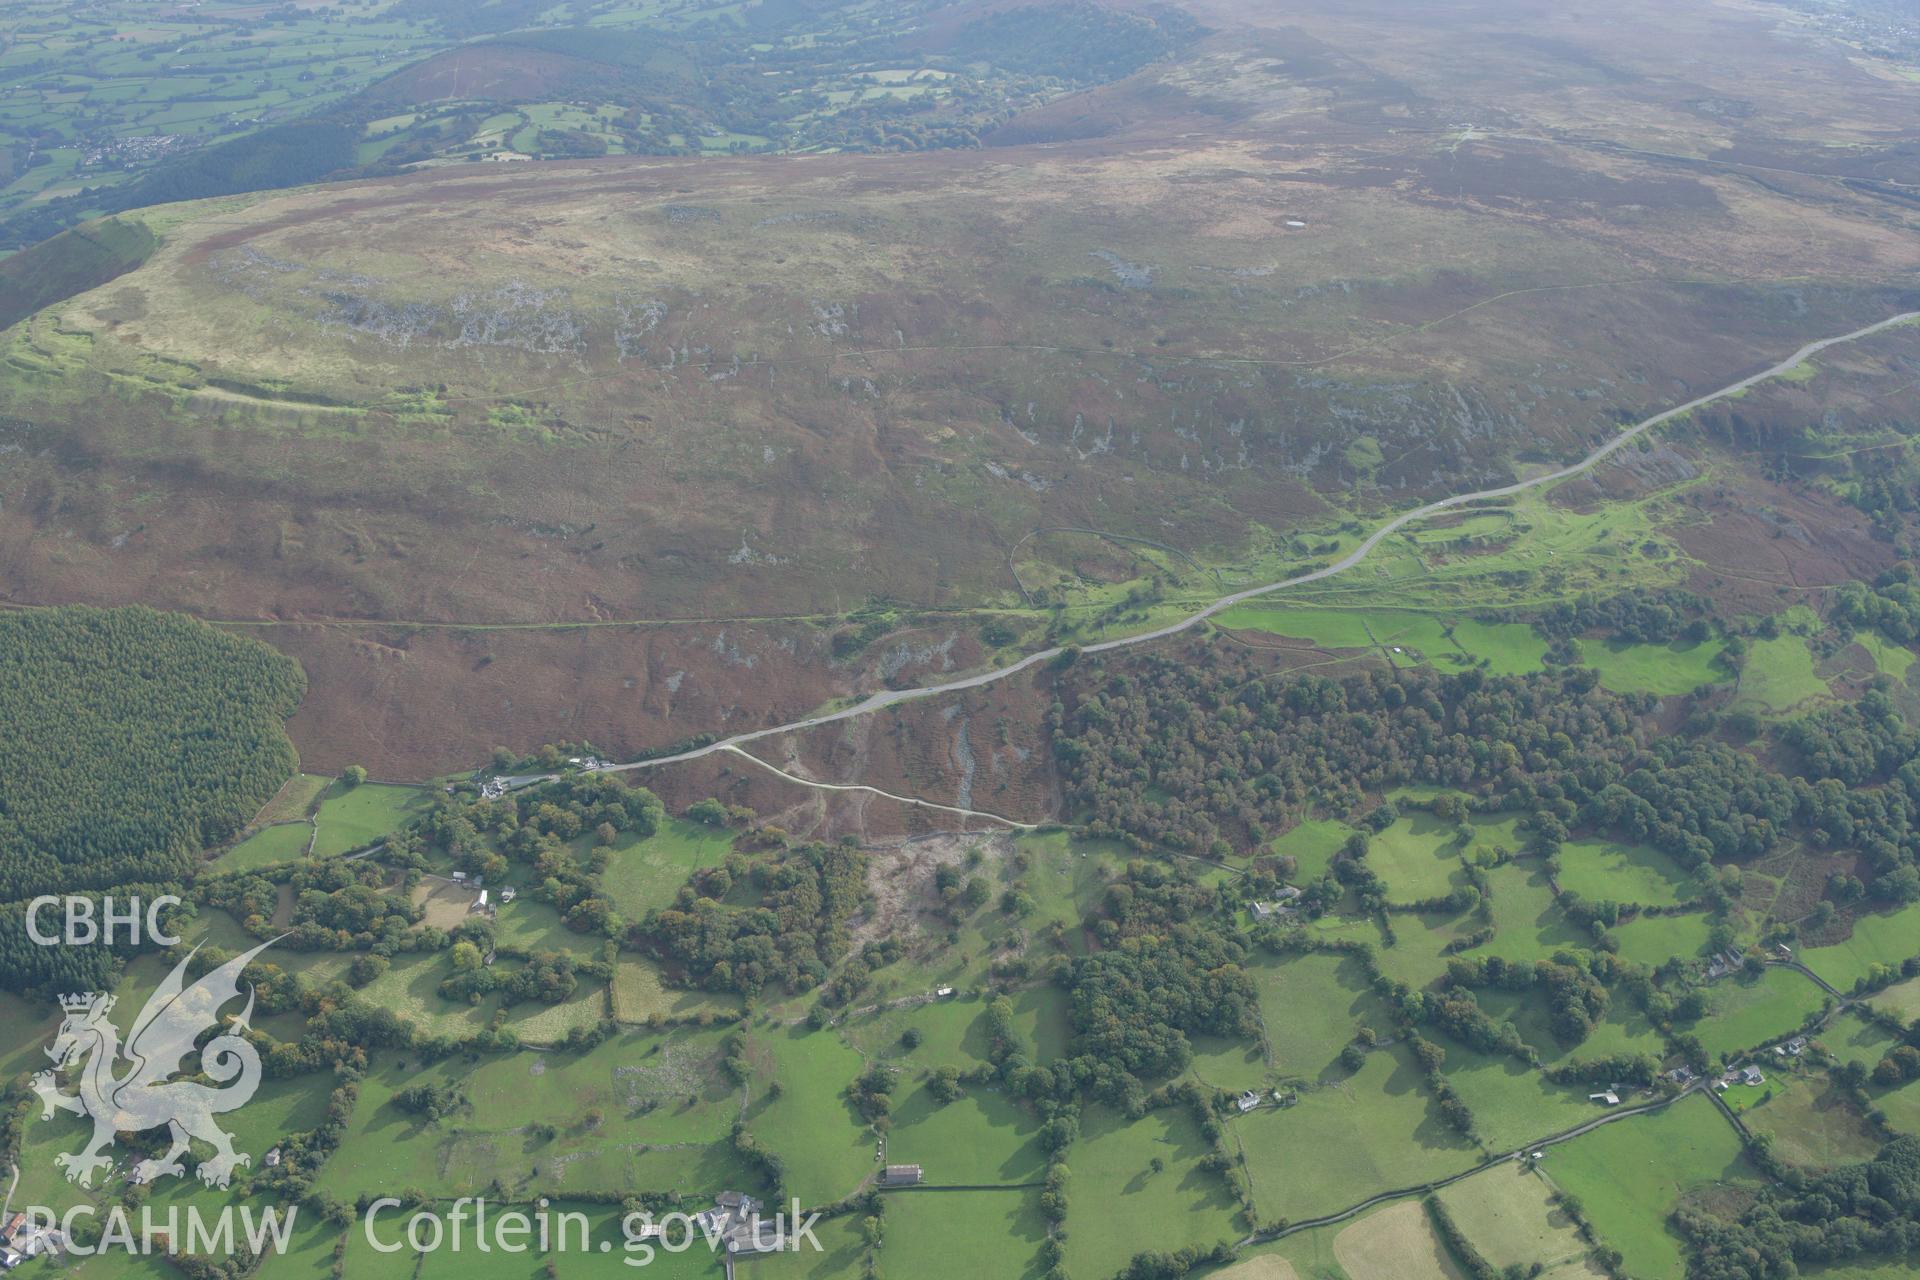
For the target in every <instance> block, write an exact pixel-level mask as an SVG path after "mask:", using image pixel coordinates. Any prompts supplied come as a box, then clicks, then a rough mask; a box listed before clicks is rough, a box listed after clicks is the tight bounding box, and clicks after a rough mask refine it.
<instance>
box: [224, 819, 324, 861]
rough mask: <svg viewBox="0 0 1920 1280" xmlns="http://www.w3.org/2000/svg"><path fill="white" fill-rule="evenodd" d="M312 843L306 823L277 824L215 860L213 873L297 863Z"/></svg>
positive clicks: (310, 829) (250, 837) (311, 826)
mask: <svg viewBox="0 0 1920 1280" xmlns="http://www.w3.org/2000/svg"><path fill="white" fill-rule="evenodd" d="M312 839H313V824H312V823H309V822H277V823H275V824H274V825H273V826H270V827H261V828H260V829H259V830H258V831H256V832H254V833H253V834H252V835H250V836H248V837H247V838H246V839H245V840H242V841H241V842H240V843H239V844H236V845H235V846H233V848H231V849H229V850H227V851H226V852H225V853H223V854H221V855H220V856H219V857H218V858H216V859H214V863H213V866H214V870H216V871H254V870H257V869H259V868H260V867H270V866H273V865H274V864H275V863H280V862H297V861H298V860H299V859H301V858H303V857H305V856H306V853H307V843H308V842H309V841H311V840H312Z"/></svg>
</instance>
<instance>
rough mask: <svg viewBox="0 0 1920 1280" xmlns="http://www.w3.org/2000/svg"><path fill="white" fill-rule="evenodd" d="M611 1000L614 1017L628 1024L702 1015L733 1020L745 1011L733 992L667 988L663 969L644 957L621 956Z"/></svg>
mask: <svg viewBox="0 0 1920 1280" xmlns="http://www.w3.org/2000/svg"><path fill="white" fill-rule="evenodd" d="M611 998H612V1000H613V1016H614V1017H615V1018H617V1019H619V1020H620V1021H621V1022H625V1023H636V1022H645V1021H646V1020H647V1019H649V1018H652V1017H656V1016H657V1017H661V1018H682V1017H686V1016H688V1015H689V1014H691V1015H696V1016H697V1015H699V1014H702V1013H706V1014H710V1015H712V1016H713V1017H715V1018H722V1019H724V1018H733V1017H738V1016H739V1014H740V1011H741V1009H742V1008H744V1007H745V1006H744V1003H743V1002H742V1001H741V999H740V997H739V996H737V995H735V994H734V993H733V992H731V991H686V990H682V989H680V988H678V987H669V986H667V985H666V983H665V982H664V981H663V980H662V977H661V974H660V966H659V965H657V964H655V963H654V962H653V961H652V960H649V959H647V958H646V957H645V956H622V957H620V959H619V960H618V961H617V962H616V963H615V965H614V969H613V990H612V993H611Z"/></svg>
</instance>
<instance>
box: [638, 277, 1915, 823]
mask: <svg viewBox="0 0 1920 1280" xmlns="http://www.w3.org/2000/svg"><path fill="white" fill-rule="evenodd" d="M1916 320H1920V311H1903V312H1901V313H1900V314H1899V315H1895V316H1889V317H1887V318H1886V319H1885V320H1881V321H1878V322H1876V323H1874V324H1870V325H1867V326H1866V327H1864V328H1861V329H1855V330H1854V331H1852V332H1851V333H1843V334H1839V335H1838V336H1836V337H1832V338H1821V339H1819V340H1818V341H1815V342H1809V343H1808V344H1807V345H1805V346H1804V347H1801V348H1800V349H1799V350H1798V351H1795V352H1794V353H1793V354H1792V355H1790V356H1788V357H1787V358H1786V359H1784V360H1781V361H1779V362H1778V363H1776V364H1772V365H1769V366H1767V367H1766V368H1765V369H1762V370H1760V372H1758V373H1753V374H1749V375H1747V376H1746V377H1744V378H1741V379H1740V380H1739V381H1737V382H1731V383H1728V384H1727V385H1726V386H1724V387H1721V388H1720V389H1719V390H1718V391H1710V392H1708V393H1707V394H1705V395H1702V396H1696V397H1695V398H1694V399H1692V400H1689V401H1687V402H1686V403H1685V404H1680V405H1675V406H1674V407H1673V408H1671V409H1666V410H1663V411H1662V412H1660V413H1656V414H1654V415H1653V416H1652V417H1650V418H1646V419H1643V420H1641V421H1640V422H1637V423H1635V424H1634V425H1633V426H1631V427H1628V428H1627V429H1626V430H1624V431H1622V432H1620V433H1619V434H1618V435H1615V436H1613V437H1612V438H1611V439H1609V440H1608V441H1607V442H1606V443H1605V444H1602V445H1601V446H1599V447H1598V448H1596V449H1595V450H1594V451H1593V452H1592V453H1589V454H1588V455H1587V456H1586V457H1584V458H1582V459H1581V460H1580V461H1578V462H1575V463H1573V464H1571V465H1569V466H1565V467H1562V468H1560V469H1559V470H1557V471H1549V472H1546V473H1545V474H1542V475H1538V476H1534V477H1532V478H1531V479H1527V480H1519V481H1516V482H1514V483H1513V484H1508V485H1497V486H1495V487H1493V488H1489V489H1476V490H1474V491H1473V492H1472V493H1462V494H1456V495H1455V496H1453V497H1451V498H1441V499H1439V500H1438V501H1435V502H1429V503H1427V504H1426V505H1425V506H1423V507H1415V508H1414V509H1412V510H1410V511H1404V512H1402V513H1401V514H1399V515H1397V516H1395V517H1393V518H1392V519H1391V520H1388V521H1387V522H1386V523H1385V524H1383V525H1381V526H1380V527H1379V528H1377V529H1375V530H1374V531H1373V532H1372V533H1370V534H1368V535H1367V537H1366V539H1365V540H1364V541H1362V542H1361V543H1360V545H1358V546H1357V547H1355V548H1354V549H1353V550H1352V551H1349V552H1348V553H1347V554H1346V555H1345V556H1343V557H1341V558H1340V559H1339V560H1336V561H1334V562H1333V563H1332V564H1329V565H1326V566H1324V567H1322V568H1319V569H1315V570H1312V571H1311V572H1308V573H1302V574H1296V575H1295V576H1293V577H1291V578H1283V579H1281V580H1280V581H1278V582H1269V583H1267V584H1266V585H1264V586H1258V587H1249V588H1247V589H1246V590H1244V591H1236V592H1233V593H1232V594H1231V595H1225V596H1221V597H1220V598H1219V599H1217V600H1215V601H1214V602H1213V603H1212V604H1209V605H1207V606H1206V607H1204V608H1202V609H1200V610H1198V611H1196V612H1194V613H1192V614H1189V615H1188V616H1187V617H1185V618H1183V619H1181V620H1180V621H1178V622H1173V623H1169V624H1167V625H1166V626H1164V627H1159V628H1157V629H1155V630H1152V631H1143V632H1141V633H1140V634H1138V635H1132V636H1124V637H1121V638H1120V639H1117V640H1103V641H1101V642H1100V643H1098V644H1090V645H1086V646H1084V647H1083V648H1082V649H1081V652H1082V653H1106V652H1109V651H1112V650H1116V649H1124V648H1127V647H1129V646H1132V645H1142V644H1151V643H1153V642H1154V641H1156V640H1164V639H1166V638H1167V637H1168V636H1173V635H1178V634H1180V633H1181V632H1183V631H1188V630H1191V629H1192V628H1194V627H1197V626H1199V625H1200V624H1201V623H1203V622H1205V621H1206V620H1207V619H1209V618H1212V617H1214V616H1216V615H1218V614H1220V613H1224V612H1225V611H1226V610H1228V609H1231V608H1233V607H1234V606H1235V605H1237V604H1241V603H1244V602H1245V601H1248V600H1256V599H1259V598H1260V597H1261V596H1266V595H1271V594H1272V593H1274V592H1276V591H1284V590H1286V589H1287V588H1289V587H1299V586H1304V585H1306V584H1307V583H1310V582H1319V581H1321V580H1323V579H1326V578H1331V577H1334V576H1336V575H1338V574H1342V573H1345V572H1346V571H1347V570H1349V569H1351V568H1353V567H1354V566H1355V565H1358V564H1360V563H1361V562H1362V561H1364V560H1365V559H1366V558H1367V557H1368V556H1369V555H1371V554H1372V553H1373V551H1374V549H1375V548H1376V547H1378V546H1379V545H1380V544H1381V543H1382V542H1384V541H1386V540H1387V539H1388V538H1390V537H1392V536H1393V535H1394V534H1396V533H1398V532H1400V530H1402V529H1404V528H1406V527H1407V526H1408V525H1410V524H1414V523H1416V522H1418V521H1421V520H1425V519H1427V518H1428V517H1430V516H1436V515H1439V514H1440V513H1441V512H1444V511H1451V510H1453V509H1455V508H1457V507H1463V506H1467V505H1469V504H1471V503H1475V502H1485V501H1489V500H1492V499H1496V498H1510V497H1512V496H1514V495H1515V494H1520V493H1525V492H1527V491H1528V490H1530V489H1538V488H1542V487H1547V486H1551V485H1556V484H1559V483H1560V482H1562V481H1564V480H1570V479H1572V478H1574V477H1575V476H1579V475H1583V474H1585V473H1586V472H1588V471H1591V470H1592V469H1593V468H1594V467H1596V466H1598V465H1599V464H1600V463H1602V462H1604V461H1606V460H1607V459H1608V458H1610V457H1612V456H1613V455H1614V454H1615V453H1618V452H1619V451H1620V450H1621V449H1624V448H1626V447H1627V446H1628V445H1629V444H1632V443H1633V442H1634V441H1635V440H1638V439H1639V438H1640V437H1641V436H1643V435H1645V434H1646V433H1647V432H1649V431H1651V430H1653V429H1654V428H1656V427H1658V426H1660V425H1662V424H1663V423H1667V422H1671V421H1673V419H1675V418H1679V417H1684V416H1685V415H1686V414H1689V413H1691V412H1693V411H1694V410H1695V409H1700V408H1704V407H1705V406H1707V405H1710V404H1712V403H1714V402H1715V401H1717V400H1724V399H1726V398H1727V397H1729V396H1736V395H1739V394H1740V393H1742V392H1744V391H1746V390H1748V389H1750V388H1752V387H1756V386H1758V385H1759V384H1761V383H1762V382H1765V381H1767V380H1768V379H1770V378H1776V377H1779V376H1780V375H1781V374H1783V373H1786V372H1787V371H1789V370H1791V369H1793V368H1795V367H1797V366H1798V365H1800V364H1802V363H1804V362H1805V361H1807V360H1810V359H1812V358H1813V357H1814V356H1817V355H1819V354H1820V353H1821V352H1822V351H1825V350H1827V349H1828V348H1829V347H1837V346H1840V345H1842V344H1843V343H1848V342H1857V341H1859V340H1860V339H1862V338H1869V337H1872V336H1873V335H1874V334H1877V333H1881V332H1884V331H1885V330H1888V329H1891V328H1894V327H1895V326H1897V325H1903V324H1908V323H1911V322H1914V321H1916ZM1063 652H1064V649H1063V648H1061V647H1055V648H1052V649H1042V650H1040V651H1039V652H1037V653H1030V654H1028V655H1027V656H1026V657H1024V658H1022V659H1020V660H1019V661H1018V662H1014V663H1010V664H1009V665H1007V666H1004V667H996V668H994V669H993V670H991V671H981V672H976V673H975V674H973V675H970V676H962V677H960V678H958V679H955V680H947V681H942V682H941V683H938V684H930V685H923V686H921V687H919V688H915V689H888V690H884V691H882V692H879V693H874V694H869V695H868V696H867V697H865V698H863V699H861V700H860V701H858V702H856V703H854V704H853V705H851V706H848V707H842V708H840V709H839V710H836V711H826V712H822V713H821V714H819V715H816V716H808V717H806V718H804V719H801V720H795V721H792V722H791V723H788V724H782V725H774V726H772V727H771V728H766V729H754V730H751V731H749V732H746V733H737V734H734V735H732V736H731V737H726V738H721V739H719V740H717V741H715V742H711V743H708V744H707V745H705V746H702V747H694V748H691V749H689V750H686V751H679V752H675V753H673V754H672V755H664V756H655V757H653V758H652V759H649V760H636V761H633V762H632V763H630V764H620V765H613V766H611V767H610V769H609V772H625V771H627V770H635V769H656V768H659V767H661V766H662V765H670V764H681V763H684V762H686V761H688V760H698V759H701V758H702V757H704V756H709V755H712V754H714V753H715V752H719V751H737V750H738V749H739V747H740V746H741V744H743V743H748V742H756V741H758V740H760V739H762V738H772V737H777V736H779V735H780V734H783V733H796V732H799V731H801V730H805V729H814V728H818V727H820V726H821V725H828V724H836V723H838V722H840V721H842V720H851V719H854V718H855V717H857V716H865V715H871V714H873V713H874V712H876V711H884V710H885V709H886V708H888V707H894V706H899V705H900V704H902V703H905V702H914V701H917V700H919V699H921V698H932V697H938V696H940V695H942V694H948V693H963V692H965V691H967V690H969V689H978V688H981V687H983V686H985V685H990V684H994V683H996V682H998V681H1001V680H1005V679H1007V678H1008V677H1010V676H1014V675H1018V674H1019V673H1020V672H1022V671H1026V670H1030V669H1031V668H1033V667H1037V666H1039V665H1040V664H1042V663H1045V662H1050V661H1052V660H1053V659H1054V658H1056V657H1058V656H1060V654H1061V653H1063ZM742 754H744V753H742ZM749 758H750V759H755V757H749ZM796 781H799V779H796ZM895 798H896V799H898V798H899V797H895ZM915 803H918V802H915Z"/></svg>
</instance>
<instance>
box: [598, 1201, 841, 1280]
mask: <svg viewBox="0 0 1920 1280" xmlns="http://www.w3.org/2000/svg"><path fill="white" fill-rule="evenodd" d="M813 1234H814V1236H815V1237H816V1238H817V1239H818V1240H819V1241H820V1248H819V1249H818V1250H815V1249H813V1248H812V1247H811V1246H805V1245H803V1246H802V1248H801V1249H800V1251H799V1252H797V1253H782V1254H776V1255H774V1256H773V1257H768V1258H758V1259H755V1260H754V1261H753V1262H750V1263H748V1264H747V1266H749V1267H753V1268H754V1270H753V1271H751V1272H749V1271H748V1270H747V1269H746V1268H745V1267H742V1268H741V1269H740V1274H741V1276H742V1277H743V1280H842V1277H845V1276H857V1275H860V1274H861V1267H862V1266H863V1265H864V1263H863V1259H864V1258H866V1256H867V1255H868V1253H869V1250H868V1249H867V1247H866V1244H865V1242H864V1241H863V1240H862V1239H861V1236H860V1216H859V1215H858V1214H848V1215H846V1216H845V1217H840V1218H829V1219H827V1220H825V1221H823V1222H821V1223H819V1224H818V1225H816V1226H815V1227H814V1229H813ZM646 1274H647V1273H646V1272H645V1271H642V1272H640V1275H641V1276H642V1277H643V1278H644V1277H645V1276H646ZM700 1274H702V1275H704V1276H708V1277H709V1278H710V1277H711V1276H712V1275H713V1274H714V1273H713V1272H712V1271H711V1270H709V1271H704V1272H701V1273H700ZM628 1275H629V1277H631V1275H632V1271H631V1268H629V1269H628Z"/></svg>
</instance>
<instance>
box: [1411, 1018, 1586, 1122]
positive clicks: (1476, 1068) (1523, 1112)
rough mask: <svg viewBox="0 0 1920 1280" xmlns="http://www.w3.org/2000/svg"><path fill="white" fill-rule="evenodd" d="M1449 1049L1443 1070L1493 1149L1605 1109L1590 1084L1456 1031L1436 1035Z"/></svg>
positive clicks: (1578, 1120)
mask: <svg viewBox="0 0 1920 1280" xmlns="http://www.w3.org/2000/svg"><path fill="white" fill-rule="evenodd" d="M1431 1038H1433V1039H1435V1040H1436V1042H1437V1043H1438V1044H1439V1045H1440V1046H1441V1047H1442V1048H1443V1049H1445V1050H1446V1051H1447V1060H1446V1062H1445V1063H1444V1064H1443V1065H1442V1066H1441V1074H1443V1075H1444V1076H1446V1078H1447V1083H1448V1084H1450V1085H1452V1086H1453V1090H1454V1092H1455V1093H1457V1094H1459V1095H1460V1100H1461V1101H1462V1102H1464V1103H1466V1104H1467V1109H1468V1110H1470V1111H1472V1112H1473V1119H1474V1129H1475V1131H1476V1132H1477V1133H1478V1134H1479V1135H1480V1138H1481V1140H1482V1141H1484V1142H1485V1143H1486V1144H1487V1146H1488V1148H1489V1149H1491V1150H1493V1151H1512V1150H1515V1149H1517V1148H1519V1147H1521V1146H1524V1145H1526V1144H1528V1143H1532V1142H1538V1141H1540V1140H1541V1139H1544V1138H1550V1137H1552V1136H1553V1135H1554V1134H1557V1133H1564V1132H1566V1131H1567V1130H1568V1129H1573V1128H1577V1127H1578V1126H1580V1125H1582V1124H1584V1123H1586V1122H1587V1121H1588V1120H1592V1119H1595V1118H1596V1117H1598V1116H1599V1115H1600V1112H1601V1107H1600V1105H1599V1104H1598V1103H1594V1102H1590V1101H1588V1099H1587V1095H1588V1094H1589V1093H1592V1092H1593V1089H1592V1088H1591V1087H1589V1086H1585V1085H1560V1084H1553V1083H1551V1082H1550V1081H1549V1080H1548V1079H1547V1078H1546V1076H1545V1075H1543V1074H1542V1073H1541V1072H1540V1071H1539V1070H1537V1069H1535V1068H1533V1067H1530V1066H1528V1065H1527V1064H1526V1063H1524V1062H1522V1061H1520V1060H1519V1059H1518V1058H1514V1057H1511V1056H1509V1055H1506V1054H1487V1053H1481V1052H1480V1051H1479V1050H1477V1049H1471V1048H1468V1047H1467V1046H1466V1045H1464V1044H1461V1043H1460V1042H1459V1041H1457V1040H1455V1039H1453V1038H1452V1037H1451V1036H1446V1035H1437V1036H1434V1037H1431Z"/></svg>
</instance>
